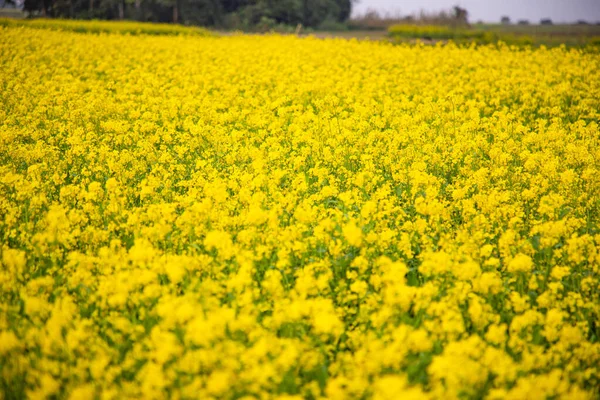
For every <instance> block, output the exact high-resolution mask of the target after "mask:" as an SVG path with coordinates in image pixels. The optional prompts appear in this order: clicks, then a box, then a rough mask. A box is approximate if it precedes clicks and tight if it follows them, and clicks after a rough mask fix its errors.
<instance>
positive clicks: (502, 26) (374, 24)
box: [0, 0, 600, 45]
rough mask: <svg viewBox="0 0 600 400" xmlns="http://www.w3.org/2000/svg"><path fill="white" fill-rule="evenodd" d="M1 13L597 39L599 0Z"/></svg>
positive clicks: (34, 2) (322, 32)
mask: <svg viewBox="0 0 600 400" xmlns="http://www.w3.org/2000/svg"><path fill="white" fill-rule="evenodd" d="M1 18H4V19H6V18H11V19H24V20H25V19H41V18H44V19H73V20H90V19H94V20H130V21H140V22H162V23H174V24H178V25H192V26H204V27H208V28H211V29H212V30H216V31H220V32H222V33H225V34H227V32H230V31H244V32H255V33H264V32H279V33H292V34H297V35H304V34H314V35H316V36H321V37H327V36H341V37H348V38H352V37H353V38H369V39H376V40H381V39H385V40H391V41H394V42H403V41H409V42H410V41H415V40H422V41H426V42H437V41H447V40H453V41H457V42H465V41H468V42H477V43H491V42H496V41H498V40H502V41H504V42H506V43H508V44H521V45H541V44H544V45H558V44H567V45H587V44H589V43H600V0H502V1H495V0H459V1H457V0H404V1H397V0H0V19H1ZM4 24H5V25H6V24H7V23H6V22H4ZM81 29H86V28H81Z"/></svg>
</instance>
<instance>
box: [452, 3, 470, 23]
mask: <svg viewBox="0 0 600 400" xmlns="http://www.w3.org/2000/svg"><path fill="white" fill-rule="evenodd" d="M452 10H453V16H454V19H455V20H456V22H458V23H459V24H463V25H467V24H468V23H469V12H468V11H467V10H466V9H464V8H461V7H459V6H454V8H453V9H452Z"/></svg>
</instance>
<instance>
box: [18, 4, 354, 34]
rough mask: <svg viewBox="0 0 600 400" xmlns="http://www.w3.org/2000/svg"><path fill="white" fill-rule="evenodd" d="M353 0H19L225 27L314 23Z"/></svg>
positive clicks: (344, 15)
mask: <svg viewBox="0 0 600 400" xmlns="http://www.w3.org/2000/svg"><path fill="white" fill-rule="evenodd" d="M353 1H354V0H25V2H24V4H23V10H24V11H25V12H27V13H29V15H35V16H43V17H53V18H78V19H131V20H138V21H152V22H173V23H180V24H194V25H203V26H213V27H222V28H230V29H247V28H252V27H254V26H257V25H260V24H283V25H290V26H297V25H298V24H302V25H303V26H304V27H318V26H319V25H321V24H323V23H326V22H327V21H331V22H333V23H340V22H344V21H346V20H347V19H348V18H349V17H350V12H351V10H352V2H353Z"/></svg>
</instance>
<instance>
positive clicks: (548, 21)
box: [540, 18, 552, 25]
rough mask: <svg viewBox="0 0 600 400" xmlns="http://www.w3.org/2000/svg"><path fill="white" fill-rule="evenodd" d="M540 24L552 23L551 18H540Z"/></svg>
mask: <svg viewBox="0 0 600 400" xmlns="http://www.w3.org/2000/svg"><path fill="white" fill-rule="evenodd" d="M540 25H552V20H551V19H550V18H544V19H541V20H540Z"/></svg>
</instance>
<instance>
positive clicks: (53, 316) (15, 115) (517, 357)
mask: <svg viewBox="0 0 600 400" xmlns="http://www.w3.org/2000/svg"><path fill="white" fill-rule="evenodd" d="M0 36H1V37H2V40H1V41H0V71H1V72H0V101H1V102H0V251H1V257H0V259H1V261H2V266H1V268H0V388H1V390H0V398H4V399H15V398H23V397H28V398H39V399H42V398H47V397H50V398H71V399H92V398H98V399H126V398H138V399H160V398H175V399H179V398H182V399H184V398H185V399H192V398H202V399H204V398H216V399H240V398H243V399H255V398H256V399H270V398H280V399H301V398H307V399H322V398H332V399H371V398H374V399H413V398H414V399H420V398H431V399H452V398H467V399H471V398H474V399H480V398H483V399H499V398H510V399H537V398H539V399H547V398H550V399H555V398H565V399H567V398H568V399H584V398H597V396H599V395H600V393H599V389H598V388H599V387H600V322H599V320H600V215H599V209H600V171H599V169H600V130H599V126H598V121H599V119H600V112H599V110H600V54H599V53H597V52H596V53H594V52H588V51H582V50H569V49H566V48H564V47H562V48H555V49H550V50H548V49H545V48H540V49H511V48H509V47H506V46H503V45H499V46H487V47H477V48H475V47H471V48H463V47H457V46H455V45H452V44H449V45H446V46H442V45H438V46H421V45H416V46H409V45H400V46H392V45H390V44H385V43H368V42H357V41H344V40H318V39H312V38H307V39H298V38H294V37H282V36H274V35H266V36H254V37H252V36H232V37H190V36H188V37H180V36H172V37H168V36H161V37H150V36H144V35H141V36H136V37H132V36H127V35H118V34H100V35H91V34H89V35H85V34H78V33H73V32H59V31H50V30H44V29H29V28H16V27H11V28H0Z"/></svg>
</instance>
